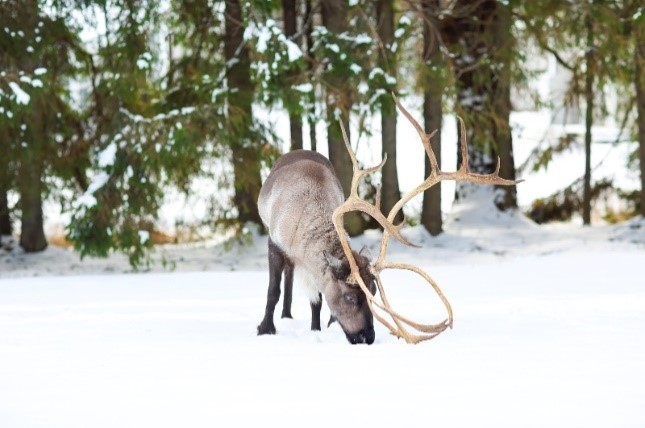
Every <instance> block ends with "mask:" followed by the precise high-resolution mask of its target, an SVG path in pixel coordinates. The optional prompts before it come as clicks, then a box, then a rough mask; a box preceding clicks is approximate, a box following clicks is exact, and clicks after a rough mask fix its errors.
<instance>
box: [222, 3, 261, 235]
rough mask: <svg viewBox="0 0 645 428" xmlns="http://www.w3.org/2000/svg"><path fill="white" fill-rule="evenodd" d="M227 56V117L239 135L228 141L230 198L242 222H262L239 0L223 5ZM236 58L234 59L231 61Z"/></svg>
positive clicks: (248, 75)
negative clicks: (230, 178) (231, 94)
mask: <svg viewBox="0 0 645 428" xmlns="http://www.w3.org/2000/svg"><path fill="white" fill-rule="evenodd" d="M225 7H226V9H225V13H224V15H225V17H226V21H225V33H226V35H225V40H224V50H225V54H226V60H227V62H229V63H232V64H233V65H231V66H230V67H228V69H227V72H226V79H227V80H228V86H229V89H230V90H232V91H234V92H233V96H231V97H230V98H229V103H228V106H229V107H228V108H229V111H228V117H229V120H230V126H231V127H232V130H233V132H234V133H235V134H236V135H238V136H239V138H236V140H235V142H234V143H232V144H231V149H232V151H233V174H234V179H235V184H234V185H235V194H234V196H233V202H234V203H235V206H236V207H237V210H238V219H239V220H240V221H241V222H243V223H244V222H248V221H251V222H255V223H257V224H262V221H261V219H260V214H259V213H258V207H257V200H258V196H259V194H260V187H261V185H262V181H261V177H260V150H259V148H258V147H256V143H255V142H254V138H252V137H251V135H250V134H251V126H252V113H253V112H252V107H251V106H252V102H253V85H252V82H251V69H250V65H251V60H250V58H249V49H248V47H247V46H246V45H245V44H244V40H243V35H244V24H243V22H244V20H243V17H242V9H241V5H240V1H239V0H226V5H225ZM233 59H235V60H236V61H232V60H233Z"/></svg>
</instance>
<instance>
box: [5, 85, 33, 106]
mask: <svg viewBox="0 0 645 428" xmlns="http://www.w3.org/2000/svg"><path fill="white" fill-rule="evenodd" d="M8 84H9V87H10V88H11V90H12V91H13V93H14V95H15V96H16V102H17V103H18V104H23V105H27V104H29V100H30V99H31V97H30V96H29V94H28V93H26V92H25V91H23V90H22V88H21V87H20V86H19V85H18V84H17V83H16V82H9V83H8Z"/></svg>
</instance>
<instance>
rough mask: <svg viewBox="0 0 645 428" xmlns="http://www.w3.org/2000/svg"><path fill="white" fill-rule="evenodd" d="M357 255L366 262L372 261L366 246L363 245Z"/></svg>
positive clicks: (370, 253)
mask: <svg viewBox="0 0 645 428" xmlns="http://www.w3.org/2000/svg"><path fill="white" fill-rule="evenodd" d="M358 255H359V256H363V257H365V258H366V259H367V260H372V252H371V251H370V249H369V247H368V246H367V245H363V248H361V251H359V252H358Z"/></svg>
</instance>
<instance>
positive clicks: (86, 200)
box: [74, 171, 110, 208]
mask: <svg viewBox="0 0 645 428" xmlns="http://www.w3.org/2000/svg"><path fill="white" fill-rule="evenodd" d="M109 179H110V174H108V173H107V172H104V171H101V172H99V173H98V174H96V177H94V179H93V180H92V182H91V183H90V185H89V186H87V190H86V191H85V193H83V194H82V195H81V196H79V197H78V198H77V199H76V201H74V207H76V208H92V207H93V206H95V205H96V202H97V201H96V198H95V197H94V192H96V191H97V190H99V189H100V188H101V187H103V186H104V185H105V183H107V182H108V180H109Z"/></svg>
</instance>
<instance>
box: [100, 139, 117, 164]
mask: <svg viewBox="0 0 645 428" xmlns="http://www.w3.org/2000/svg"><path fill="white" fill-rule="evenodd" d="M116 151H117V147H116V143H114V142H112V143H110V144H108V146H107V147H106V148H105V149H103V150H102V151H101V152H100V153H99V154H98V165H99V167H100V168H105V167H107V166H111V165H114V161H115V159H116Z"/></svg>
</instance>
